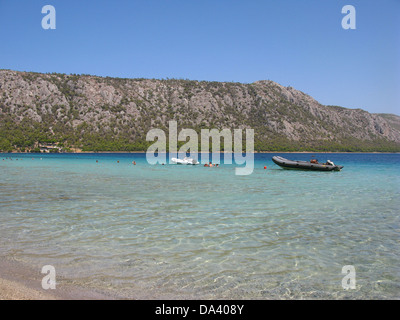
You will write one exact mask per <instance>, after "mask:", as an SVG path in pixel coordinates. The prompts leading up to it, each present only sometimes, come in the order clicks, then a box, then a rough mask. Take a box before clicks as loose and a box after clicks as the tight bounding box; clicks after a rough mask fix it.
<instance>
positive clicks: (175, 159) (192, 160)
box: [171, 157, 200, 165]
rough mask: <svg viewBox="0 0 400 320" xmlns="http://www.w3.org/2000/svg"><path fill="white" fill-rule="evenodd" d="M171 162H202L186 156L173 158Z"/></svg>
mask: <svg viewBox="0 0 400 320" xmlns="http://www.w3.org/2000/svg"><path fill="white" fill-rule="evenodd" d="M171 162H172V163H175V164H190V165H195V164H199V163H200V162H198V161H197V160H195V159H192V158H188V157H185V158H183V159H179V158H171Z"/></svg>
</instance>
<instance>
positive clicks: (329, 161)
mask: <svg viewBox="0 0 400 320" xmlns="http://www.w3.org/2000/svg"><path fill="white" fill-rule="evenodd" d="M326 163H327V164H329V165H331V166H334V165H335V164H334V163H333V162H332V161H331V160H328V161H326Z"/></svg>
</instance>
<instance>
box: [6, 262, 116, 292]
mask: <svg viewBox="0 0 400 320" xmlns="http://www.w3.org/2000/svg"><path fill="white" fill-rule="evenodd" d="M40 271H41V270H36V269H35V268H32V267H30V266H27V265H24V264H23V263H21V262H18V261H15V260H9V259H7V258H4V257H0V300H116V299H121V297H117V296H113V295H112V294H111V293H108V292H102V291H96V290H94V289H90V288H85V287H81V286H78V285H74V284H72V283H69V282H72V281H71V280H68V279H63V278H62V277H60V276H58V275H57V285H56V289H54V290H51V289H49V290H44V289H43V288H42V285H41V281H42V278H43V277H44V276H45V274H42V273H41V272H40Z"/></svg>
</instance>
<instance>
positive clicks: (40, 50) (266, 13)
mask: <svg viewBox="0 0 400 320" xmlns="http://www.w3.org/2000/svg"><path fill="white" fill-rule="evenodd" d="M47 4H50V5H53V6H54V7H55V9H56V29H55V30H44V29H42V26H41V21H42V18H43V17H44V16H45V15H44V14H42V13H41V10H42V7H43V6H44V5H47ZM347 4H350V5H353V6H354V7H355V8H356V28H357V29H356V30H344V29H343V28H342V25H341V21H342V18H343V17H344V14H342V13H341V10H342V7H343V6H344V5H347ZM0 39H1V45H0V68H1V69H13V70H20V71H36V72H61V73H67V74H68V73H77V74H82V73H84V74H94V75H100V76H115V77H127V78H158V79H161V78H164V79H165V78H184V79H192V80H212V81H236V82H243V83H251V82H254V81H257V80H264V79H269V80H273V81H276V82H278V83H280V84H282V85H284V86H292V87H294V88H296V89H298V90H301V91H304V92H306V93H308V94H310V95H311V96H313V97H314V98H316V99H317V100H318V101H320V102H321V103H322V104H330V105H340V106H344V107H349V108H362V109H365V110H367V111H369V112H386V113H396V114H400V0H383V1H379V2H378V1H372V0H346V1H342V0H302V1H299V0H279V1H276V0H246V1H244V0H201V1H200V0H197V1H195V0H141V1H135V0H126V1H122V0H121V1H120V0H115V1H102V0H96V1H94V0H93V1H92V0H85V1H76V0H68V1H65V0H46V1H42V0H0Z"/></svg>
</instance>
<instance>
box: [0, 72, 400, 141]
mask: <svg viewBox="0 0 400 320" xmlns="http://www.w3.org/2000/svg"><path fill="white" fill-rule="evenodd" d="M0 117H1V118H0V120H1V121H2V122H0V126H1V125H2V123H4V121H6V120H5V119H7V121H10V119H11V121H13V122H14V123H15V125H16V126H18V125H20V124H22V123H24V125H27V123H40V124H42V125H44V126H47V127H48V128H49V129H50V132H51V133H52V134H54V135H55V136H57V139H61V138H62V135H63V133H64V132H63V131H64V130H66V131H68V132H69V133H70V134H71V132H72V133H75V134H76V135H77V136H78V137H79V136H82V135H83V134H85V133H86V134H87V133H90V134H93V135H96V134H97V135H99V136H107V137H108V138H110V137H124V139H127V141H131V142H134V141H137V140H139V139H141V140H143V139H144V137H145V135H146V133H147V131H148V130H149V129H151V128H156V127H160V128H165V127H167V124H168V121H169V120H176V121H177V122H178V125H179V126H181V127H185V128H189V127H190V128H195V129H201V128H210V127H215V128H219V129H222V128H253V129H254V130H255V134H256V140H257V141H259V142H260V143H261V145H264V146H265V145H267V144H268V143H269V142H270V141H282V139H283V140H284V141H286V142H292V143H294V144H296V143H297V144H298V145H310V146H311V145H318V144H320V143H321V142H326V143H327V145H329V144H330V143H331V144H332V143H339V144H342V145H345V144H346V143H349V142H350V141H353V143H354V144H357V143H359V142H360V141H361V142H365V143H369V145H370V146H373V145H376V146H377V149H379V148H378V147H379V145H380V144H382V143H389V144H390V145H391V146H397V147H400V117H398V116H394V115H391V116H388V115H384V114H370V113H368V112H366V111H364V110H360V109H346V108H341V107H336V106H324V105H321V104H320V103H318V101H316V100H315V99H313V98H312V97H310V96H309V95H307V94H305V93H303V92H301V91H298V90H296V89H294V88H292V87H284V86H281V85H280V84H278V83H275V82H273V81H257V82H254V83H251V84H242V83H230V82H229V83H228V82H207V81H191V80H177V79H168V80H154V79H120V78H108V77H106V78H102V77H96V76H89V75H64V74H40V73H31V72H17V71H10V70H0ZM27 120H28V121H27ZM313 143H314V144H313Z"/></svg>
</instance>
